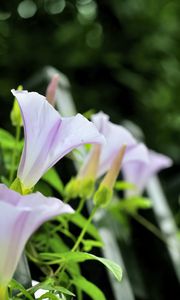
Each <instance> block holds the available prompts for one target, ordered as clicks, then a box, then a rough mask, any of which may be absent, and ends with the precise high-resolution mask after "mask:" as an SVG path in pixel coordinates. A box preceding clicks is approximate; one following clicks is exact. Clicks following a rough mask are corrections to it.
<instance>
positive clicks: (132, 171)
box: [122, 149, 172, 194]
mask: <svg viewBox="0 0 180 300" xmlns="http://www.w3.org/2000/svg"><path fill="white" fill-rule="evenodd" d="M134 151H135V149H132V150H131V153H130V155H132V156H133V155H134V154H133V152H134ZM148 156H149V162H146V163H145V162H143V161H129V162H127V163H126V164H124V166H123V169H122V172H123V176H124V179H125V180H127V181H128V182H131V183H133V184H134V185H135V186H136V188H137V189H136V191H134V190H133V191H132V192H133V194H134V193H137V194H140V193H142V192H143V190H144V188H145V187H146V184H147V182H148V179H149V178H150V177H151V176H152V175H154V174H155V173H157V172H159V171H160V170H162V169H165V168H168V167H170V166H171V165H172V160H171V159H170V158H169V157H167V156H165V155H162V154H160V153H157V152H154V151H151V150H149V151H148Z"/></svg>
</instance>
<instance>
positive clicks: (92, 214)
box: [71, 205, 99, 252]
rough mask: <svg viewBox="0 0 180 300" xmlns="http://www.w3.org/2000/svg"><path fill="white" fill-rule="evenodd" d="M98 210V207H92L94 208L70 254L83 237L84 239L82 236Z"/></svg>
mask: <svg viewBox="0 0 180 300" xmlns="http://www.w3.org/2000/svg"><path fill="white" fill-rule="evenodd" d="M98 208H99V206H97V205H96V206H94V208H93V210H92V212H91V214H90V216H89V219H88V220H87V222H86V224H85V226H84V228H83V229H82V231H81V233H80V235H79V237H78V239H77V241H76V243H75V244H74V246H73V248H72V249H71V251H72V252H74V251H76V249H77V248H78V246H79V244H80V243H81V241H82V239H83V237H84V235H85V233H86V230H87V228H88V226H89V224H90V223H91V221H92V219H93V217H94V215H95V213H96V211H97V209H98Z"/></svg>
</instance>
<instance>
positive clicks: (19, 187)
mask: <svg viewBox="0 0 180 300" xmlns="http://www.w3.org/2000/svg"><path fill="white" fill-rule="evenodd" d="M10 189H11V190H13V191H15V192H17V193H19V194H21V195H28V194H30V193H32V191H33V189H27V188H26V187H25V186H24V185H23V183H22V182H21V180H20V179H19V178H18V177H17V178H16V179H15V180H14V181H13V183H12V184H11V186H10Z"/></svg>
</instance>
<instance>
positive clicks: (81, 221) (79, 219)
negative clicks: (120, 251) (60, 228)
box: [65, 212, 102, 242]
mask: <svg viewBox="0 0 180 300" xmlns="http://www.w3.org/2000/svg"><path fill="white" fill-rule="evenodd" d="M65 218H67V219H69V221H70V222H72V223H73V224H75V225H76V226H78V227H79V228H84V226H85V224H86V223H87V219H86V218H85V217H84V216H83V215H81V214H79V213H77V212H76V213H75V214H73V215H71V216H70V215H66V216H65ZM86 232H87V233H88V234H89V235H91V236H92V237H93V238H95V239H96V240H98V241H101V242H102V239H101V237H100V235H99V232H98V230H97V229H96V227H95V226H94V225H93V224H89V226H88V228H87V230H86Z"/></svg>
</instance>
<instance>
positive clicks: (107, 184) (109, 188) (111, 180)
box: [93, 145, 126, 207]
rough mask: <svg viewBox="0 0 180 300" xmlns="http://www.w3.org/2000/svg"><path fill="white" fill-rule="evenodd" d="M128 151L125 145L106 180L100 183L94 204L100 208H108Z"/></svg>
mask: <svg viewBox="0 0 180 300" xmlns="http://www.w3.org/2000/svg"><path fill="white" fill-rule="evenodd" d="M125 151H126V145H124V146H123V147H122V148H121V150H120V151H119V153H118V154H117V156H116V157H115V159H114V161H113V163H112V165H111V168H110V169H109V171H108V172H107V174H106V175H105V177H104V179H103V180H102V182H101V183H100V186H99V188H98V190H97V191H96V193H95V195H94V199H93V201H94V203H95V205H98V206H103V207H104V206H107V205H108V203H109V202H110V201H111V198H112V195H113V187H114V184H115V182H116V179H117V177H118V174H119V171H120V169H121V165H122V160H123V157H124V154H125Z"/></svg>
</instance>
